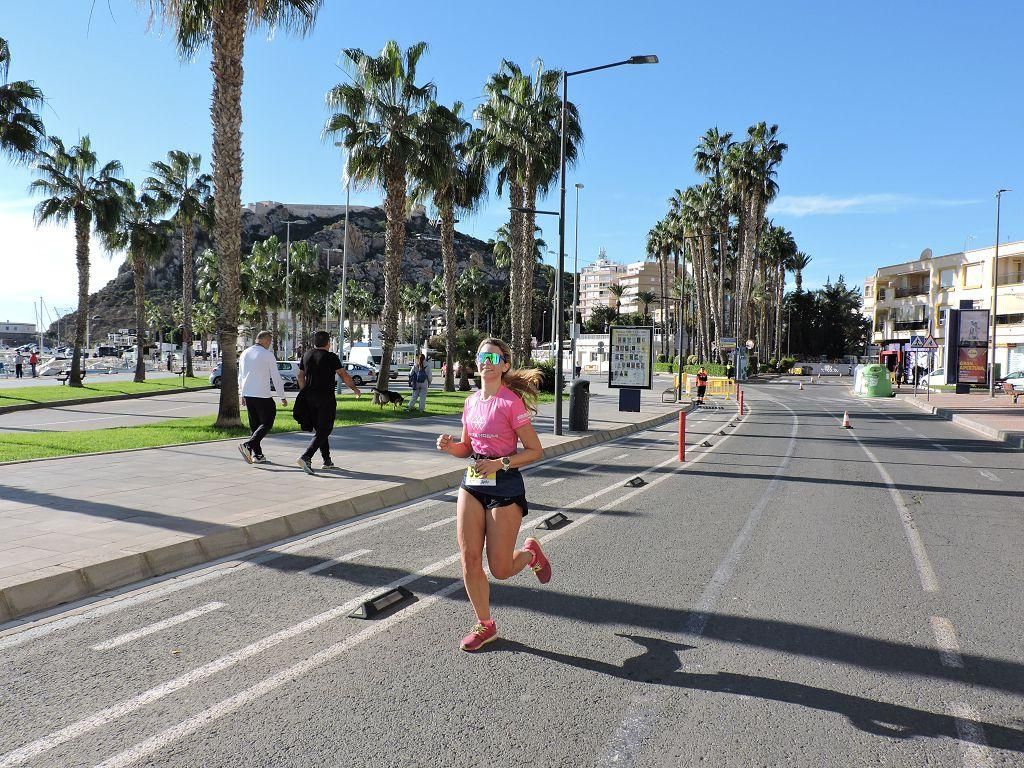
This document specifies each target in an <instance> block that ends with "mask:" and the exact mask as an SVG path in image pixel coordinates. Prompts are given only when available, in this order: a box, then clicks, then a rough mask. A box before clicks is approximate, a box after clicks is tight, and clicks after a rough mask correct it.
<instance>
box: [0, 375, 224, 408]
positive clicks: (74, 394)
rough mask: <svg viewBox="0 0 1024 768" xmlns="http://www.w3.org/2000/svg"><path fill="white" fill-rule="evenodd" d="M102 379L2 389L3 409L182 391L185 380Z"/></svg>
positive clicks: (199, 381)
mask: <svg viewBox="0 0 1024 768" xmlns="http://www.w3.org/2000/svg"><path fill="white" fill-rule="evenodd" d="M98 378H99V375H91V376H86V377H85V386H84V387H68V386H61V385H60V384H59V383H58V382H57V380H56V379H54V381H53V386H50V387H47V386H35V387H13V388H11V389H0V407H4V406H8V405H26V404H29V403H46V404H47V405H60V401H61V400H83V399H86V398H90V397H107V396H108V395H140V394H144V393H147V392H165V391H168V390H174V389H181V377H180V376H175V377H173V378H167V379H153V380H152V381H145V382H143V383H142V384H135V383H133V382H131V381H106V382H101V381H96V379H98ZM208 386H210V381H209V379H207V378H200V377H198V376H193V377H191V378H186V379H185V387H186V388H189V389H192V388H199V387H208Z"/></svg>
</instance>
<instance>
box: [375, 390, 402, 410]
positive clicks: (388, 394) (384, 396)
mask: <svg viewBox="0 0 1024 768" xmlns="http://www.w3.org/2000/svg"><path fill="white" fill-rule="evenodd" d="M373 402H374V403H375V404H376V405H379V406H380V407H381V410H383V409H384V406H385V405H390V406H391V407H392V409H394V410H396V411H397V410H398V407H399V406H400V405H402V404H403V403H405V398H404V397H402V393H401V392H392V391H391V390H389V389H386V390H384V391H383V392H381V391H380V390H377V389H375V390H374V391H373Z"/></svg>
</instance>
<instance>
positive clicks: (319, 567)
mask: <svg viewBox="0 0 1024 768" xmlns="http://www.w3.org/2000/svg"><path fill="white" fill-rule="evenodd" d="M371 552H373V550H372V549H357V550H356V551H355V552H349V553H348V554H347V555H341V556H340V557H336V558H334V559H333V560H327V561H326V562H323V563H317V564H316V565H311V566H309V568H306V569H305V570H303V571H300V573H305V574H313V573H320V571H326V570H327V569H328V568H333V567H334V566H336V565H341V564H342V563H348V562H350V561H352V560H355V559H356V558H357V557H362V556H363V555H368V554H370V553H371Z"/></svg>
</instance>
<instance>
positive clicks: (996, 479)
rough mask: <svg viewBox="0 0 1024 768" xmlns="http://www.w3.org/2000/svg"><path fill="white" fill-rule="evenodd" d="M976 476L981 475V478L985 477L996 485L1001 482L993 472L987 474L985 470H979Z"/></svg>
mask: <svg viewBox="0 0 1024 768" xmlns="http://www.w3.org/2000/svg"><path fill="white" fill-rule="evenodd" d="M978 474H979V475H981V476H982V477H987V478H988V479H989V480H992V481H994V482H997V483H1001V482H1003V481H1002V480H1000V479H999V476H998V475H997V474H996V473H995V472H989V471H988V470H987V469H979V470H978Z"/></svg>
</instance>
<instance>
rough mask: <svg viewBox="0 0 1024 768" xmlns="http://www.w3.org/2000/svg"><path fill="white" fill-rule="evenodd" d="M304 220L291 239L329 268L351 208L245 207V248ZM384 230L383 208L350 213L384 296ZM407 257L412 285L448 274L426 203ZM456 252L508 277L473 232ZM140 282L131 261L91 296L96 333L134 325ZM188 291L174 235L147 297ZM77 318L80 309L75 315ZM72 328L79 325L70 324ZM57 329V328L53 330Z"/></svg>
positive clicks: (405, 271)
mask: <svg viewBox="0 0 1024 768" xmlns="http://www.w3.org/2000/svg"><path fill="white" fill-rule="evenodd" d="M299 219H301V220H303V222H304V223H301V224H292V227H291V238H292V242H295V241H299V240H308V241H309V242H310V243H311V244H313V245H317V246H319V249H320V259H321V264H322V265H323V267H324V268H326V266H327V264H326V262H327V249H328V248H338V249H340V248H342V247H343V245H344V229H345V208H344V206H326V205H283V204H281V203H274V202H269V203H256V204H254V205H250V206H248V207H246V208H245V209H243V212H242V253H243V254H246V253H248V252H249V251H250V250H251V248H252V245H253V243H255V242H258V241H262V240H266V239H267V238H268V237H271V236H272V235H277V237H278V238H279V239H280V241H281V242H282V243H284V242H285V225H284V224H283V223H282V222H284V221H296V220H299ZM384 228H385V216H384V210H383V208H376V207H373V208H371V207H362V206H352V209H351V212H350V213H349V242H348V278H349V279H350V280H355V281H357V282H359V283H362V284H363V285H364V286H365V287H366V288H367V290H370V291H371V292H373V293H376V294H377V295H379V296H383V295H384ZM405 232H406V238H405V256H404V258H403V260H402V279H403V281H406V282H409V283H424V284H426V283H429V282H430V281H431V280H432V279H433V277H434V276H435V275H439V274H441V272H442V263H441V243H440V240H439V232H438V230H437V228H436V227H435V226H434V225H433V223H432V222H431V221H430V220H429V219H428V218H427V216H426V214H425V213H424V212H423V210H422V209H418V210H415V211H414V212H413V213H412V215H410V216H409V217H408V218H407V219H406V224H405ZM209 247H212V242H211V240H210V236H209V235H208V234H206V233H203V232H200V233H199V235H198V237H197V240H196V252H197V253H199V252H201V251H202V250H203V249H204V248H209ZM455 254H456V260H457V263H458V272H462V271H464V270H465V269H467V268H468V267H469V266H470V265H471V264H475V265H476V266H477V267H478V268H479V269H480V270H481V271H482V272H483V274H484V275H485V277H486V279H487V280H488V282H489V283H490V284H491V285H492V287H495V288H497V287H499V286H502V285H505V284H506V283H507V276H506V273H505V271H504V270H501V269H498V268H497V267H495V265H494V259H493V256H492V254H491V249H490V248H489V247H488V245H487V243H485V242H484V241H482V240H478V239H476V238H474V237H470V236H468V235H464V234H461V233H459V232H456V233H455ZM340 261H341V259H340V254H339V253H334V254H332V255H331V276H332V280H333V281H334V283H335V285H338V284H340V282H341V263H340ZM132 294H133V287H132V273H131V268H130V267H129V266H128V264H127V262H125V264H123V265H122V266H121V269H120V270H119V271H118V274H117V277H115V278H114V279H113V280H111V281H110V282H109V283H107V284H106V285H105V286H104V287H103V288H101V289H100V290H99V291H97V292H96V293H94V294H92V299H91V311H92V314H93V315H94V316H96V315H98V316H99V317H100V318H102V319H101V320H98V321H93V324H92V334H93V338H105V337H106V334H107V332H108V331H113V330H116V329H118V328H134V327H135V318H134V308H133V296H132ZM180 295H181V241H180V237H175V238H173V239H172V241H171V245H170V247H169V248H168V250H167V252H166V253H165V254H164V255H163V257H162V258H161V259H160V260H159V261H158V262H157V264H156V265H155V266H154V267H153V268H151V269H150V270H149V272H148V274H147V277H146V298H147V299H149V300H151V301H155V302H157V303H160V304H164V305H166V306H168V307H169V306H170V304H171V302H173V301H174V300H175V299H176V298H178V297H180ZM69 320H70V321H71V322H72V323H73V322H74V314H72V315H70V316H69ZM69 327H73V326H69ZM54 330H56V328H55V327H53V328H51V330H50V332H53V331H54Z"/></svg>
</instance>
